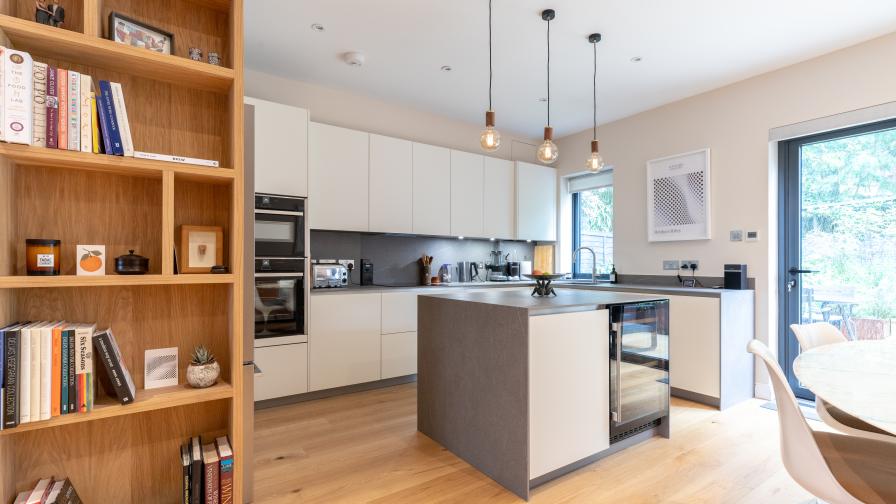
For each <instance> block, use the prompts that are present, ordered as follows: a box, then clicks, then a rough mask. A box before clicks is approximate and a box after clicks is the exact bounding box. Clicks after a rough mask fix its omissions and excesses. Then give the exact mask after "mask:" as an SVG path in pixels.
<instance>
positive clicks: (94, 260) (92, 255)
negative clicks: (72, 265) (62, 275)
mask: <svg viewBox="0 0 896 504" xmlns="http://www.w3.org/2000/svg"><path fill="white" fill-rule="evenodd" d="M75 258H76V264H77V265H78V266H77V270H76V273H77V274H78V275H86V276H103V275H105V274H106V246H105V245H78V246H77V247H76V248H75Z"/></svg>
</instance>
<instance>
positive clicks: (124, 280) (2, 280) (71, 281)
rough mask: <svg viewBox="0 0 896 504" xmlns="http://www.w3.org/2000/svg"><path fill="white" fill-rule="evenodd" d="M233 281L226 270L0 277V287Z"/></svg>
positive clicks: (187, 283)
mask: <svg viewBox="0 0 896 504" xmlns="http://www.w3.org/2000/svg"><path fill="white" fill-rule="evenodd" d="M233 281H234V276H233V275H232V274H229V273H227V274H214V275H212V274H208V275H203V274H192V275H115V274H112V275H106V276H77V275H59V276H5V277H0V289H30V288H36V287H43V288H46V287H50V288H53V287H57V288H62V287H121V286H135V285H197V284H231V283H233Z"/></svg>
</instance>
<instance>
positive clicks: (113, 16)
mask: <svg viewBox="0 0 896 504" xmlns="http://www.w3.org/2000/svg"><path fill="white" fill-rule="evenodd" d="M108 37H109V40H111V41H113V42H118V43H119V44H124V45H129V46H132V47H141V48H143V49H149V50H150V51H154V52H157V53H160V54H174V35H173V34H171V33H170V32H167V31H165V30H162V29H160V28H156V27H154V26H150V25H148V24H145V23H141V22H140V21H137V20H136V19H132V18H129V17H127V16H123V15H121V14H119V13H118V12H110V13H109V33H108Z"/></svg>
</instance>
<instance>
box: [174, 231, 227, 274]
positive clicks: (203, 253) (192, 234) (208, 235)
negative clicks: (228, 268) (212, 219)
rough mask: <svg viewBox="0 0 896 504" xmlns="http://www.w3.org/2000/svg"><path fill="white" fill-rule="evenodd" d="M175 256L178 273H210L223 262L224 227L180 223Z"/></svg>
mask: <svg viewBox="0 0 896 504" xmlns="http://www.w3.org/2000/svg"><path fill="white" fill-rule="evenodd" d="M177 256H178V265H177V270H178V273H211V271H212V266H215V265H218V264H223V263H224V228H222V227H221V226H192V225H186V224H184V225H182V226H181V227H180V244H179V246H178V254H177Z"/></svg>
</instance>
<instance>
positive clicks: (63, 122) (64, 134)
mask: <svg viewBox="0 0 896 504" xmlns="http://www.w3.org/2000/svg"><path fill="white" fill-rule="evenodd" d="M56 98H57V99H58V100H59V114H58V115H57V121H56V131H58V132H59V134H58V137H57V146H58V148H60V149H62V150H68V70H63V69H61V68H60V69H58V71H57V72H56Z"/></svg>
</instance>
